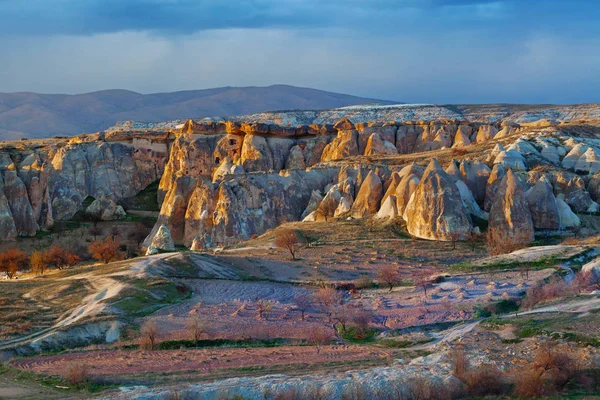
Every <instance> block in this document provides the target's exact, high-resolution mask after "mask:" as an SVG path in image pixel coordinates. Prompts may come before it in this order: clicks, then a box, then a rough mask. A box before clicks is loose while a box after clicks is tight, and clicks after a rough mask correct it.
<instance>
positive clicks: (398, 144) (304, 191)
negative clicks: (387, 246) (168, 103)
mask: <svg viewBox="0 0 600 400" xmlns="http://www.w3.org/2000/svg"><path fill="white" fill-rule="evenodd" d="M540 119H543V120H544V121H549V122H544V126H545V127H548V123H549V124H550V127H551V128H544V130H536V129H537V128H535V126H536V121H538V120H540ZM582 120H585V121H591V122H593V121H600V107H594V106H590V105H585V106H560V107H553V108H550V109H547V110H545V109H541V110H540V108H539V107H537V108H535V109H533V110H528V109H527V108H526V107H525V108H524V107H520V108H515V109H511V106H505V105H503V106H496V105H486V106H452V107H445V106H433V105H394V106H354V107H345V108H340V109H332V110H321V111H286V112H270V113H269V112H267V113H260V114H253V115H246V116H239V117H234V118H231V119H229V120H225V119H222V118H206V119H202V120H187V121H170V122H169V121H167V122H163V123H157V124H144V123H137V122H128V123H121V124H118V125H117V126H115V127H113V128H111V129H108V130H107V131H106V132H103V133H98V134H90V135H80V136H78V137H74V138H70V139H49V140H46V141H44V142H43V143H41V144H40V143H38V142H35V143H34V142H31V143H26V142H24V143H21V142H14V143H8V144H6V143H4V144H3V143H0V178H1V179H0V228H2V229H1V231H0V240H12V239H14V238H16V237H17V236H18V235H33V234H35V232H36V231H37V230H39V229H48V228H49V227H51V226H52V224H53V223H54V220H57V219H58V220H63V219H68V218H71V217H72V216H73V215H74V214H75V213H76V212H77V211H80V210H81V209H82V207H83V204H84V200H86V199H87V198H88V197H93V198H94V199H95V200H96V203H95V206H94V207H95V208H98V210H96V211H97V212H98V213H100V214H103V213H104V214H106V215H105V217H106V218H108V219H112V218H113V217H114V215H115V213H116V214H119V215H122V214H121V213H120V210H117V208H116V207H115V206H114V205H115V204H116V202H117V201H119V200H120V199H123V198H126V197H130V196H133V195H135V194H137V193H139V192H140V191H141V190H143V189H144V188H145V187H147V186H148V185H149V184H151V183H153V182H155V181H157V180H160V183H159V190H158V202H159V204H160V206H161V211H160V215H159V217H158V221H157V224H156V226H155V228H154V229H153V231H152V233H151V235H150V236H149V237H148V238H147V239H146V241H145V244H146V246H150V245H151V244H152V240H153V238H154V237H155V236H156V234H157V232H158V230H159V229H160V227H161V226H164V227H165V229H168V231H169V234H170V236H171V238H172V240H173V243H174V244H176V245H186V246H190V247H195V248H205V247H212V246H217V245H220V244H225V243H230V242H234V241H237V240H244V239H247V238H249V237H252V236H253V235H257V234H261V233H263V232H265V231H266V230H268V229H272V228H274V227H276V226H277V225H279V224H281V223H283V222H286V221H299V220H304V219H306V220H309V221H328V220H330V219H332V218H334V219H335V218H373V217H376V216H378V215H379V217H381V218H382V219H386V220H392V219H395V217H396V216H398V217H402V218H404V219H405V220H406V222H407V226H408V229H409V232H411V233H412V234H413V235H415V236H418V237H423V238H427V239H432V240H450V238H451V237H456V236H460V237H466V235H467V234H468V233H469V232H470V229H471V227H472V221H471V218H472V217H471V216H476V217H478V218H483V219H485V218H486V217H487V213H486V212H488V211H491V208H492V206H493V204H495V203H496V201H497V200H498V199H501V198H506V193H505V192H506V187H504V186H502V181H503V179H504V178H505V176H506V173H507V172H506V171H507V170H509V169H512V170H513V172H515V171H518V173H519V174H520V175H522V178H523V182H524V184H525V185H524V186H525V187H524V188H523V190H532V191H534V192H536V193H537V192H538V191H541V190H542V189H544V190H543V194H544V197H543V201H542V200H538V197H536V196H533V195H531V196H530V197H531V198H530V199H526V200H527V201H525V203H527V206H528V209H530V214H532V221H533V223H534V225H535V227H536V228H537V229H546V228H548V229H550V228H549V227H556V226H557V221H558V226H559V227H568V226H576V225H577V223H578V222H577V216H576V215H575V214H573V211H575V212H586V211H594V210H598V208H600V206H599V205H598V203H597V202H596V201H595V200H598V197H599V195H598V193H600V190H598V187H599V186H600V184H598V183H597V181H598V179H597V176H598V174H600V172H598V161H597V154H598V147H597V146H596V144H595V142H593V141H591V140H588V139H587V138H585V137H581V138H579V137H575V136H574V137H569V136H568V135H565V134H563V133H561V132H560V126H559V124H561V123H564V122H569V121H571V122H572V121H582ZM532 127H533V128H532ZM428 152H436V153H435V156H436V157H437V155H438V154H439V156H440V159H443V160H444V165H448V168H446V171H444V170H441V169H440V168H438V167H437V166H435V165H433V166H432V165H430V168H429V173H428V174H427V181H426V182H424V178H425V176H424V167H425V166H426V165H427V163H428V162H429V161H430V160H431V158H432V156H433V153H431V154H430V153H428ZM449 154H451V155H452V157H449ZM452 158H454V159H455V162H452V163H450V164H446V163H448V162H449V161H450V160H451V159H452ZM542 175H543V176H544V177H545V179H546V181H547V182H548V184H549V185H551V187H552V190H551V191H552V194H553V196H554V202H552V198H551V196H550V192H549V191H548V190H547V189H548V188H547V187H543V188H541V187H538V188H532V187H534V185H536V182H537V180H538V179H539V178H540V177H541V176H542ZM509 197H510V196H509ZM109 199H110V200H109ZM434 199H437V200H434ZM92 200H93V199H92ZM530 200H531V201H530ZM525 203H524V204H525ZM86 204H89V203H88V202H86ZM553 204H554V205H556V207H553ZM409 205H410V207H409ZM452 207H454V208H453V209H452V211H450V209H451V208H452ZM509 209H510V207H509ZM109 214H110V215H109ZM496 214H498V212H496ZM557 215H558V217H557ZM506 217H507V216H506V215H504V218H505V219H506ZM117 218H118V216H117Z"/></svg>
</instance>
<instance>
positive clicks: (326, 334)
mask: <svg viewBox="0 0 600 400" xmlns="http://www.w3.org/2000/svg"><path fill="white" fill-rule="evenodd" d="M331 338H332V335H331V332H330V331H329V329H327V328H325V327H322V326H318V327H315V328H312V329H311V330H310V331H309V332H308V335H307V338H306V340H307V342H308V344H311V345H313V346H315V347H316V349H317V354H319V353H320V352H321V346H323V345H324V344H326V343H328V342H329V341H330V340H331Z"/></svg>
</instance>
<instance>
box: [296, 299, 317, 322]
mask: <svg viewBox="0 0 600 400" xmlns="http://www.w3.org/2000/svg"><path fill="white" fill-rule="evenodd" d="M294 305H295V306H296V308H297V309H298V311H300V313H301V315H302V321H304V314H305V313H306V311H307V310H308V309H309V308H310V307H312V305H313V299H312V296H309V295H308V294H306V293H299V294H297V295H296V296H295V297H294Z"/></svg>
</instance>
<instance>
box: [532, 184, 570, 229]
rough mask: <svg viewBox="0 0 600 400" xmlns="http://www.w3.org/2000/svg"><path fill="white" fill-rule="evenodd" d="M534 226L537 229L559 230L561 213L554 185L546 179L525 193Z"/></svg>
mask: <svg viewBox="0 0 600 400" xmlns="http://www.w3.org/2000/svg"><path fill="white" fill-rule="evenodd" d="M525 197H526V199H527V204H528V205H529V211H530V212H531V218H532V220H533V226H534V227H535V229H559V228H560V226H561V222H560V213H559V211H558V204H557V202H556V198H555V197H554V193H553V191H552V185H550V183H549V182H547V181H546V179H540V180H539V181H538V182H537V183H536V184H535V185H534V186H533V187H531V188H530V189H529V190H528V191H527V192H525Z"/></svg>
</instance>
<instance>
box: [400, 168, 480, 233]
mask: <svg viewBox="0 0 600 400" xmlns="http://www.w3.org/2000/svg"><path fill="white" fill-rule="evenodd" d="M405 214H406V217H407V229H408V232H409V233H410V234H411V235H413V236H416V237H419V238H423V239H430V240H446V241H447V240H452V237H453V236H455V235H456V236H457V237H458V238H459V239H461V240H464V239H466V238H467V237H468V236H469V235H470V232H471V222H470V220H469V217H468V215H467V211H466V210H465V208H464V206H463V204H462V200H461V197H460V193H459V192H458V189H457V188H456V185H454V183H453V182H452V179H451V178H450V177H449V176H448V174H446V172H445V171H444V170H443V169H442V167H441V166H440V164H439V163H438V162H437V160H435V159H434V160H433V161H431V163H430V164H429V166H428V167H427V169H426V170H425V173H424V174H423V179H421V182H420V183H419V186H418V187H417V189H416V191H415V192H414V194H413V195H412V199H411V200H410V201H409V203H408V205H407V207H406V210H405Z"/></svg>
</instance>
